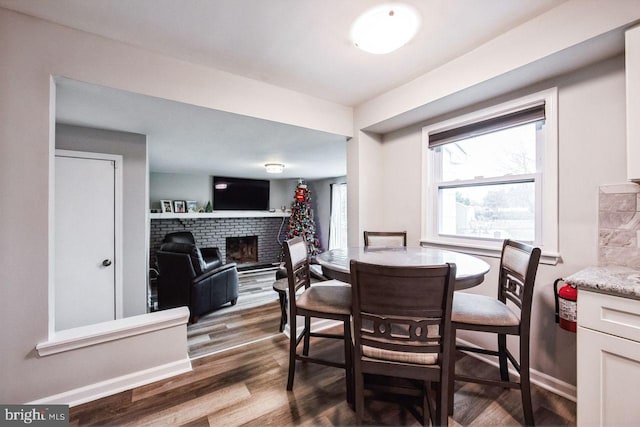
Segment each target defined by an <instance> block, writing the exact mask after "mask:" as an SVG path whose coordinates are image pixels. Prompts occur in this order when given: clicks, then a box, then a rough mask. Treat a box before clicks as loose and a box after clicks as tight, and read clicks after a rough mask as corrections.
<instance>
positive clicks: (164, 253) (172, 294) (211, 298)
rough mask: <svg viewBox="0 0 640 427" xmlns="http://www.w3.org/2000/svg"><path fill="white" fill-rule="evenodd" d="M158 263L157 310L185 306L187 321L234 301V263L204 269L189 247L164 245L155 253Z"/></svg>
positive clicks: (198, 255) (195, 249)
mask: <svg viewBox="0 0 640 427" xmlns="http://www.w3.org/2000/svg"><path fill="white" fill-rule="evenodd" d="M156 258H157V262H158V271H159V273H160V274H159V276H158V281H157V283H158V308H159V309H160V310H164V309H168V308H174V307H180V306H188V307H189V311H190V312H191V315H190V319H189V321H190V322H191V323H196V322H197V321H198V318H199V317H200V316H201V315H203V314H206V313H209V312H211V311H213V310H215V309H216V308H218V307H220V306H222V305H224V304H226V303H228V302H231V305H235V304H236V302H237V301H238V270H237V269H236V264H235V263H229V264H225V265H219V266H215V265H214V267H207V264H206V263H205V261H204V258H203V257H202V253H201V251H200V249H198V247H197V246H196V245H194V244H192V243H164V244H163V245H162V246H161V247H160V250H159V251H158V252H157V253H156Z"/></svg>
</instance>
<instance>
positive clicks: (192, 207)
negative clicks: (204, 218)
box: [187, 200, 198, 213]
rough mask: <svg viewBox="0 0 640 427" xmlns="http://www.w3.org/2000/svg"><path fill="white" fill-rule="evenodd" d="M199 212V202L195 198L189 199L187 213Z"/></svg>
mask: <svg viewBox="0 0 640 427" xmlns="http://www.w3.org/2000/svg"><path fill="white" fill-rule="evenodd" d="M196 212H198V202H196V201H195V200H187V213H196Z"/></svg>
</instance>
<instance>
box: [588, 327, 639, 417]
mask: <svg viewBox="0 0 640 427" xmlns="http://www.w3.org/2000/svg"><path fill="white" fill-rule="evenodd" d="M639 386H640V343H638V342H636V341H631V340H627V339H624V338H619V337H616V336H613V335H608V334H603V333H601V332H597V331H594V330H591V329H587V328H583V327H581V326H579V327H578V425H579V426H637V425H638V421H639V420H640V404H638V387H639Z"/></svg>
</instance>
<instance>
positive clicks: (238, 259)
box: [225, 236, 258, 265]
mask: <svg viewBox="0 0 640 427" xmlns="http://www.w3.org/2000/svg"><path fill="white" fill-rule="evenodd" d="M225 246H226V249H227V250H226V253H227V256H226V259H227V262H235V263H238V264H240V265H242V264H257V263H258V236H243V237H227V238H226V245H225Z"/></svg>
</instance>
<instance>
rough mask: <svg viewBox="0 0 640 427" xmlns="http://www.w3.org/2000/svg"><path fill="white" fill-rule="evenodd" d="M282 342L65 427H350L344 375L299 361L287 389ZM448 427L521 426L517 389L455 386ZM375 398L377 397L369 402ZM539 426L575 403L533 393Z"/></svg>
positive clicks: (388, 419)
mask: <svg viewBox="0 0 640 427" xmlns="http://www.w3.org/2000/svg"><path fill="white" fill-rule="evenodd" d="M287 350H288V339H287V337H286V336H285V335H284V334H278V335H275V336H272V337H270V338H267V339H264V340H261V341H258V342H254V343H251V344H248V345H245V346H241V347H236V348H232V349H229V350H227V351H222V352H219V353H216V354H213V355H210V356H205V357H202V358H199V359H197V360H194V361H193V362H192V363H193V371H192V372H189V373H186V374H183V375H180V376H177V377H173V378H170V379H167V380H163V381H159V382H156V383H153V384H149V385H146V386H142V387H138V388H136V389H133V390H129V391H126V392H122V393H119V394H117V395H113V396H110V397H106V398H103V399H100V400H97V401H94V402H90V403H87V404H84V405H80V406H77V407H74V408H71V411H70V418H71V420H70V421H71V425H81V426H84V425H117V426H119V425H131V426H189V427H195V426H236V425H255V426H265V425H274V426H289V425H301V426H339V425H353V424H354V423H355V413H354V412H353V410H352V409H351V408H350V407H349V406H348V405H347V403H346V400H345V385H344V371H342V370H340V369H335V368H331V367H325V366H320V365H315V364H301V363H298V366H297V369H296V377H295V384H294V388H293V391H291V392H287V391H286V389H285V388H286V380H287V365H288V359H287V354H288V352H287ZM311 354H316V355H323V356H325V357H327V356H329V357H336V359H339V358H340V357H341V354H342V348H341V343H340V342H339V341H336V340H326V339H324V340H322V339H315V338H314V339H313V340H312V343H311ZM457 356H458V359H459V361H458V362H457V366H456V368H457V371H458V372H460V373H474V374H475V375H478V374H479V375H483V374H486V375H488V376H489V375H492V374H493V375H497V373H496V369H495V368H494V367H492V366H490V365H487V364H485V363H483V362H480V361H478V360H477V359H474V358H472V357H470V356H466V355H462V354H458V355H457ZM456 388H457V390H456V395H455V411H454V415H453V416H452V417H450V419H449V424H450V425H452V426H458V425H464V426H467V425H469V426H495V425H520V424H521V423H522V408H521V405H520V394H519V393H518V392H517V391H516V390H505V389H501V388H490V387H485V386H481V385H477V384H461V383H456ZM374 397H375V398H374ZM533 405H534V411H535V420H536V423H537V424H538V425H569V426H571V425H575V403H573V402H570V401H568V400H567V399H564V398H562V397H559V396H556V395H554V394H552V393H549V392H547V391H545V390H543V389H541V388H539V387H536V386H534V387H533ZM417 408H419V406H418V405H417V404H416V403H414V402H412V401H410V400H408V398H400V397H388V396H373V395H369V396H368V397H367V399H366V401H365V422H366V423H368V424H374V425H419V424H420V420H419V416H418V414H419V409H417Z"/></svg>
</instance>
